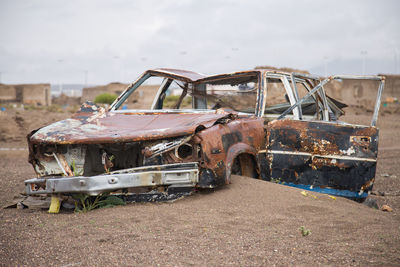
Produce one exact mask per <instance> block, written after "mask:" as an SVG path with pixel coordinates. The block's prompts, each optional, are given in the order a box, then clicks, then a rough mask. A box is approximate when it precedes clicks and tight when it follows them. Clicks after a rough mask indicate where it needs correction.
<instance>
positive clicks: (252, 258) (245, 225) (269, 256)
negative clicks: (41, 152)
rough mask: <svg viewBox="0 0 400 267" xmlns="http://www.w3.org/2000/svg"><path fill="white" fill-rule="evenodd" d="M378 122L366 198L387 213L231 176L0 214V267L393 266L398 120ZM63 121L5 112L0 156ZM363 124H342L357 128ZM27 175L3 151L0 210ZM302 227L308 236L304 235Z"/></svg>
mask: <svg viewBox="0 0 400 267" xmlns="http://www.w3.org/2000/svg"><path fill="white" fill-rule="evenodd" d="M382 114H383V115H382V116H380V120H379V123H378V126H379V127H380V129H381V132H380V146H379V157H378V168H377V175H376V183H375V186H374V191H375V192H377V194H378V195H379V192H380V193H381V195H382V194H384V195H383V196H378V195H372V196H371V198H374V199H376V200H377V201H378V204H379V205H382V204H388V205H389V206H390V207H392V208H393V212H383V211H380V210H377V209H373V208H369V207H367V206H366V205H363V204H359V203H357V202H354V201H351V200H347V199H344V198H336V200H334V199H331V198H330V197H329V196H327V195H322V194H318V193H312V194H313V195H315V196H316V197H317V198H316V199H315V198H313V197H311V196H304V195H302V194H301V190H299V189H296V188H291V187H287V186H283V185H278V184H273V183H268V182H264V181H260V180H256V179H251V178H246V177H239V176H235V177H234V178H233V183H232V184H231V185H229V186H225V187H223V188H221V189H218V190H215V191H214V192H210V193H197V194H195V195H193V196H190V197H186V198H184V199H181V200H178V201H175V202H172V203H156V204H154V203H146V204H129V205H126V206H119V207H113V208H106V209H98V210H94V211H91V212H89V213H80V214H76V213H71V212H62V213H60V214H56V215H51V214H48V213H47V212H46V211H37V210H29V209H24V210H17V209H1V210H0V265H4V266H16V265H17V266H22V265H26V266H43V265H46V266H48V265H52V266H86V265H108V266H110V265H151V266H158V265H161V266H187V265H203V266H204V265H235V266H241V265H245V266H248V265H257V266H259V265H313V266H314V265H342V264H345V265H357V266H359V265H380V266H382V265H385V266H386V265H387V266H399V265H400V144H399V140H400V115H399V114H388V113H386V114H385V113H382ZM68 116H70V114H66V113H46V112H44V111H43V112H42V111H31V112H27V111H19V112H18V114H17V113H16V111H9V113H8V114H3V115H2V117H0V125H1V126H0V148H22V149H23V148H25V147H26V144H25V142H24V138H23V137H21V136H23V135H22V134H26V132H27V131H28V130H31V129H33V128H35V127H38V126H40V125H41V124H46V123H48V122H50V121H55V120H58V119H61V118H63V117H68ZM19 117H20V118H19ZM370 117H371V114H358V115H353V116H347V117H346V118H345V119H346V120H347V121H349V122H355V123H358V124H362V123H368V119H369V118H370ZM11 127H16V128H15V129H17V132H15V131H14V134H13V131H10V129H11ZM34 176H35V175H34V172H33V169H32V167H31V166H30V165H29V164H28V162H27V151H26V150H11V151H10V150H0V205H1V206H3V205H4V204H6V203H7V201H9V200H10V199H12V198H13V196H15V195H18V193H19V192H21V191H23V190H24V185H23V181H24V180H25V179H27V178H32V177H34ZM300 227H303V228H304V229H305V230H309V231H310V232H311V234H309V235H307V236H303V235H302V234H301V231H300V230H299V229H300Z"/></svg>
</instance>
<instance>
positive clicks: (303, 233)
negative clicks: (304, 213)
mask: <svg viewBox="0 0 400 267" xmlns="http://www.w3.org/2000/svg"><path fill="white" fill-rule="evenodd" d="M299 230H300V233H301V235H302V236H308V235H311V230H308V229H306V228H305V227H304V226H300V228H299Z"/></svg>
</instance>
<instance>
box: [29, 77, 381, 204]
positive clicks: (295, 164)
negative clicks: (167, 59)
mask: <svg viewBox="0 0 400 267" xmlns="http://www.w3.org/2000/svg"><path fill="white" fill-rule="evenodd" d="M343 79H357V80H374V81H376V83H377V85H379V86H377V87H378V88H377V98H376V103H375V109H374V112H373V115H372V120H371V124H370V125H368V126H362V125H353V124H348V123H345V122H342V121H340V120H339V117H340V116H342V115H343V114H344V111H343V108H344V107H346V105H345V104H343V103H341V102H340V101H338V100H335V99H333V98H331V97H329V96H327V95H326V93H325V89H324V86H326V84H327V83H329V82H331V81H333V80H343ZM155 84H156V87H155ZM383 87H384V78H383V77H380V76H331V77H328V78H326V79H323V80H321V79H320V78H319V77H317V76H312V75H308V74H299V73H285V72H279V71H268V70H250V71H242V72H235V73H228V74H221V75H212V76H205V75H202V74H199V73H195V72H190V71H183V70H175V69H155V70H148V71H146V72H145V73H144V74H143V75H141V76H140V77H139V78H138V79H137V80H136V81H135V82H133V83H132V84H131V85H130V86H129V87H128V88H127V89H126V90H125V91H124V92H122V93H121V95H120V96H119V97H118V98H117V99H116V100H115V102H114V103H113V104H112V105H110V106H109V107H108V108H107V109H104V108H102V107H99V106H96V105H94V104H93V103H89V102H87V103H85V104H84V105H82V107H81V109H80V110H79V111H78V112H77V113H76V114H74V115H73V116H72V118H70V119H66V120H63V121H59V122H56V123H53V124H51V125H49V126H46V127H43V128H40V129H37V130H35V131H33V132H31V133H30V134H29V135H28V143H29V162H30V163H31V164H32V165H33V167H34V170H35V172H36V174H37V175H38V178H33V179H29V180H26V181H25V185H26V192H27V194H28V195H35V194H50V195H56V194H61V195H71V194H74V193H84V194H88V195H98V194H101V193H104V192H113V193H116V194H140V193H149V192H164V193H163V194H171V193H173V192H180V191H191V190H194V189H201V188H214V187H217V186H218V185H223V184H229V183H230V182H231V175H232V174H238V175H243V176H249V177H254V178H259V179H263V180H266V181H274V182H278V183H282V184H285V185H290V186H295V187H299V188H303V189H307V190H314V191H317V192H322V193H328V194H332V195H337V196H344V197H348V198H352V199H363V198H365V197H366V196H367V195H368V192H369V191H370V190H371V189H372V186H373V183H374V177H375V171H376V160H377V152H378V129H377V128H376V122H377V117H378V112H379V106H380V98H381V94H382V90H383ZM151 88H153V89H154V88H157V90H153V91H151V90H150V89H151ZM146 90H147V91H146ZM150 91H151V92H154V95H151V93H150ZM145 98H151V100H152V103H150V102H149V106H147V107H143V104H144V103H145V102H146V101H145ZM137 99H139V101H138V100H137Z"/></svg>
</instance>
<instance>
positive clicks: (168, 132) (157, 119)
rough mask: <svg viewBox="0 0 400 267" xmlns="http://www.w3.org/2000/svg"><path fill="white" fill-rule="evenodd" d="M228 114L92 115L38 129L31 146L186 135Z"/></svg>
mask: <svg viewBox="0 0 400 267" xmlns="http://www.w3.org/2000/svg"><path fill="white" fill-rule="evenodd" d="M228 115H229V113H225V112H222V113H221V112H216V113H179V114H177V113H147V114H146V113H144V114H143V113H142V114H139V113H113V112H108V113H103V114H101V113H94V114H93V115H92V116H90V117H86V118H84V119H82V117H75V118H72V119H66V120H63V121H59V122H56V123H53V124H50V125H48V126H46V127H43V128H40V129H39V130H38V131H36V132H35V133H34V134H33V135H32V136H31V138H30V142H32V143H49V144H100V143H117V142H130V141H139V140H152V139H161V138H168V137H175V136H183V135H190V134H192V133H194V131H195V129H196V128H197V127H198V126H199V125H203V126H204V127H206V128H207V127H210V126H212V125H213V124H214V123H215V121H216V120H218V119H220V118H223V117H226V116H228Z"/></svg>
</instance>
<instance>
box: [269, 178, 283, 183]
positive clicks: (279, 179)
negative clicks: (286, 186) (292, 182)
mask: <svg viewBox="0 0 400 267" xmlns="http://www.w3.org/2000/svg"><path fill="white" fill-rule="evenodd" d="M271 182H273V183H276V184H280V183H281V178H277V179H274V178H271Z"/></svg>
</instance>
